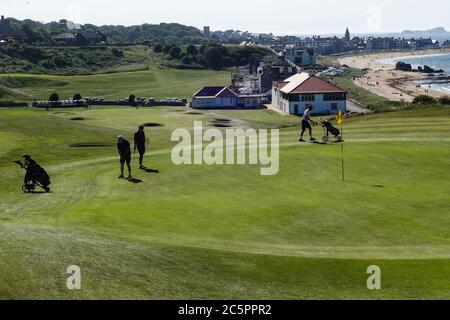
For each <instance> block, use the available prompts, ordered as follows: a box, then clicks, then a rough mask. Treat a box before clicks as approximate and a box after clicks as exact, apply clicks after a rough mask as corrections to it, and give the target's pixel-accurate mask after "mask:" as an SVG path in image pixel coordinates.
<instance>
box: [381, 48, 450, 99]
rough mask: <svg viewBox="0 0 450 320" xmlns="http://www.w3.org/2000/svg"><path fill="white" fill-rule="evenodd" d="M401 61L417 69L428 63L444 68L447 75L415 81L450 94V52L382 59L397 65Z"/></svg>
mask: <svg viewBox="0 0 450 320" xmlns="http://www.w3.org/2000/svg"><path fill="white" fill-rule="evenodd" d="M399 61H402V62H405V63H410V64H411V65H412V66H413V68H415V69H417V68H418V67H419V66H421V67H423V66H424V65H427V66H429V67H431V68H433V69H435V70H440V69H442V70H444V72H445V75H446V77H442V76H441V77H430V79H427V80H420V81H415V83H417V84H420V85H424V86H427V87H429V88H430V89H432V90H436V91H440V92H444V93H448V94H449V95H450V53H442V54H430V55H416V56H404V57H395V58H388V59H382V60H380V62H381V63H385V64H392V65H395V64H396V63H397V62H399ZM425 76H426V75H425V74H424V77H425ZM434 78H438V79H434ZM445 78H446V79H445Z"/></svg>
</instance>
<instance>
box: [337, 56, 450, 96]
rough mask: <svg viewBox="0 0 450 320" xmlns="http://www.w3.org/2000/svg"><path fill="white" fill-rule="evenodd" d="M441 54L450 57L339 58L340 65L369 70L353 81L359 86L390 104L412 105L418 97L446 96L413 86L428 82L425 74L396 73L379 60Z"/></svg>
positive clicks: (392, 67) (423, 87)
mask: <svg viewBox="0 0 450 320" xmlns="http://www.w3.org/2000/svg"><path fill="white" fill-rule="evenodd" d="M442 53H450V49H435V50H420V51H402V52H383V53H373V54H361V55H357V56H350V57H344V58H340V59H339V62H340V63H341V64H343V65H344V64H345V65H348V66H350V67H353V68H358V69H367V70H368V72H367V73H366V74H365V75H364V76H363V77H361V78H355V79H354V83H355V84H356V85H358V86H360V87H363V88H365V89H367V90H369V91H371V92H373V93H375V94H378V95H380V96H383V97H386V98H388V99H390V100H394V101H400V100H402V99H403V100H405V101H408V102H409V101H412V100H413V99H414V97H415V96H417V95H420V94H427V95H431V96H434V97H440V96H445V93H443V92H440V91H433V90H428V88H425V86H422V87H418V86H417V85H416V84H415V83H413V81H415V80H423V79H427V75H426V74H424V73H418V72H417V73H414V72H405V71H397V70H395V66H393V65H391V64H385V63H382V62H380V60H383V59H389V58H396V57H406V56H423V55H432V54H442Z"/></svg>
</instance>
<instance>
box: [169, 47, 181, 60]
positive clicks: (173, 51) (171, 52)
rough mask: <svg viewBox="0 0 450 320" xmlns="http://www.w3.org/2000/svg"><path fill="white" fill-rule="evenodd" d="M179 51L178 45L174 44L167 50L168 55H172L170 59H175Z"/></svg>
mask: <svg viewBox="0 0 450 320" xmlns="http://www.w3.org/2000/svg"><path fill="white" fill-rule="evenodd" d="M180 53H181V49H180V47H178V46H174V47H173V48H172V49H170V51H169V55H170V56H171V57H172V59H176V58H178V57H179V56H180Z"/></svg>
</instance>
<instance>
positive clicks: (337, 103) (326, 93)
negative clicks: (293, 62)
mask: <svg viewBox="0 0 450 320" xmlns="http://www.w3.org/2000/svg"><path fill="white" fill-rule="evenodd" d="M272 105H273V106H274V107H276V108H278V109H280V110H281V111H283V112H285V113H287V114H293V115H301V114H303V112H304V111H305V109H306V106H307V105H312V106H313V107H314V110H313V112H312V113H313V114H335V113H337V112H339V111H342V112H346V109H347V92H346V91H345V90H343V89H341V88H339V87H336V86H335V85H333V84H331V83H329V82H327V81H325V80H322V79H320V78H318V77H316V76H311V75H309V74H308V73H299V74H296V75H294V76H292V77H290V78H288V79H286V80H284V81H275V82H274V83H273V87H272Z"/></svg>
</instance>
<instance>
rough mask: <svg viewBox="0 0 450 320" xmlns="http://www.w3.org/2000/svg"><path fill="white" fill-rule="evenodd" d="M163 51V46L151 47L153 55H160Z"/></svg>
mask: <svg viewBox="0 0 450 320" xmlns="http://www.w3.org/2000/svg"><path fill="white" fill-rule="evenodd" d="M162 49H163V46H162V45H161V44H159V43H158V44H155V46H154V47H153V52H154V53H161V52H162Z"/></svg>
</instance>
